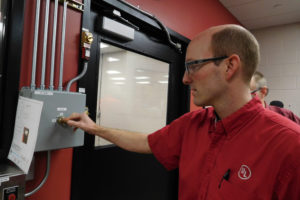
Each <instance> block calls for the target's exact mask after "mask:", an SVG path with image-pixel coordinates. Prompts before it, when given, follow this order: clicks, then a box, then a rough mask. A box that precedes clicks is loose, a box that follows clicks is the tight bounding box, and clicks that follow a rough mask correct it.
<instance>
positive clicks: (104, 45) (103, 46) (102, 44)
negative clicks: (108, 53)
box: [100, 43, 108, 49]
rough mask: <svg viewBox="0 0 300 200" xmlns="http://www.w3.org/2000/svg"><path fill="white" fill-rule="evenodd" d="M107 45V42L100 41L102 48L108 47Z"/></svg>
mask: <svg viewBox="0 0 300 200" xmlns="http://www.w3.org/2000/svg"><path fill="white" fill-rule="evenodd" d="M106 47H108V45H107V44H104V43H100V48H101V49H103V48H106Z"/></svg>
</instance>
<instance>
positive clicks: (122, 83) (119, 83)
mask: <svg viewBox="0 0 300 200" xmlns="http://www.w3.org/2000/svg"><path fill="white" fill-rule="evenodd" d="M114 84H115V85H124V84H125V83H124V82H114Z"/></svg>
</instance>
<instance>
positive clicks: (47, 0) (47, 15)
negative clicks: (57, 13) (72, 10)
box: [40, 0, 50, 90]
mask: <svg viewBox="0 0 300 200" xmlns="http://www.w3.org/2000/svg"><path fill="white" fill-rule="evenodd" d="M49 4H50V0H46V11H45V26H44V43H43V57H42V74H41V87H40V88H41V90H44V89H45V73H46V72H45V71H46V57H47V56H46V53H47V38H48V21H49Z"/></svg>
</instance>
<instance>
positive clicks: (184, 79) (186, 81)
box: [182, 71, 192, 85]
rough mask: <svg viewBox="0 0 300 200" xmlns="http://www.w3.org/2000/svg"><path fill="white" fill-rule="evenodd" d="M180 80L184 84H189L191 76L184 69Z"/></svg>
mask: <svg viewBox="0 0 300 200" xmlns="http://www.w3.org/2000/svg"><path fill="white" fill-rule="evenodd" d="M182 82H183V84H185V85H189V84H191V82H192V79H191V76H190V75H189V74H188V72H187V71H185V72H184V74H183V77H182Z"/></svg>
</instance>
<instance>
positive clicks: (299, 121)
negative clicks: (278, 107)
mask: <svg viewBox="0 0 300 200" xmlns="http://www.w3.org/2000/svg"><path fill="white" fill-rule="evenodd" d="M289 116H290V117H289V118H290V119H291V120H293V121H294V122H296V123H297V124H299V125H300V118H299V117H298V116H297V115H295V114H294V113H293V112H292V111H291V112H290V113H289Z"/></svg>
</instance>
